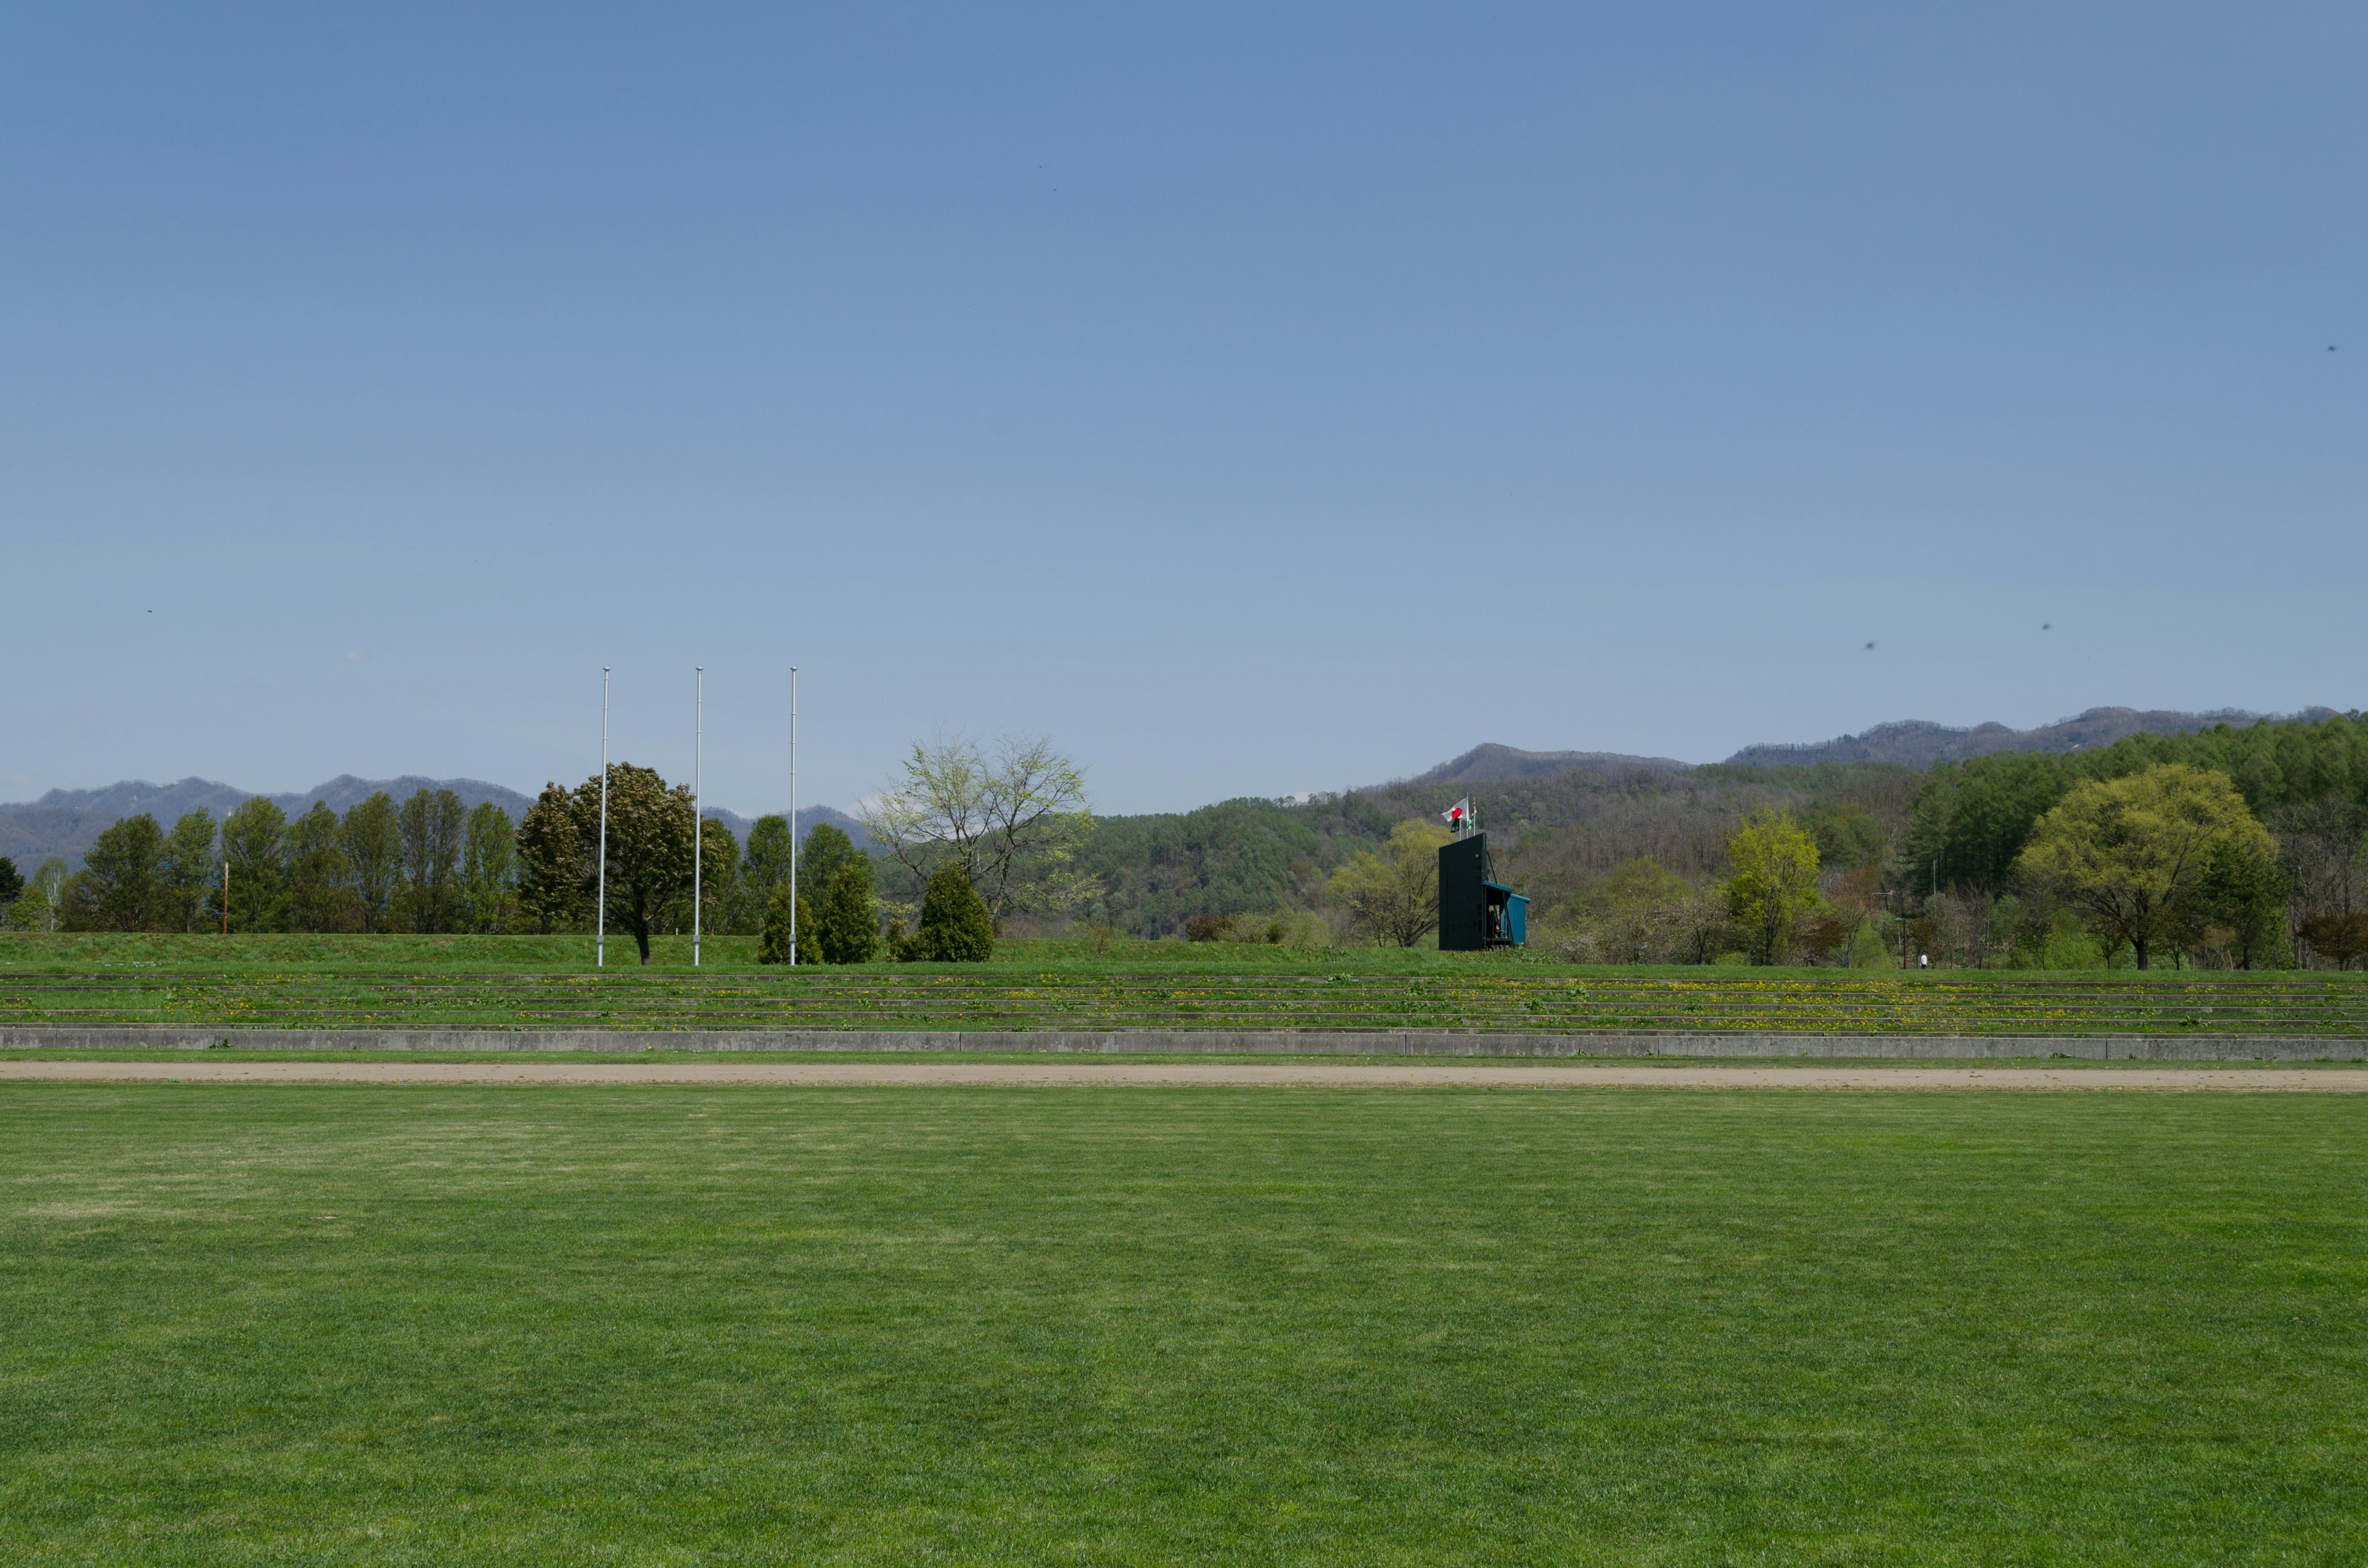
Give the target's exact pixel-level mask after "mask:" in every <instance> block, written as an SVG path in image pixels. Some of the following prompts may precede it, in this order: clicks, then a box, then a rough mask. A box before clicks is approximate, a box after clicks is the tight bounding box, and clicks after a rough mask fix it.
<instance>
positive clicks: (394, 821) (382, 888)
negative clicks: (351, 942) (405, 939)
mask: <svg viewBox="0 0 2368 1568" xmlns="http://www.w3.org/2000/svg"><path fill="white" fill-rule="evenodd" d="M339 831H340V832H341V833H342V834H343V835H344V838H345V847H346V863H347V866H348V867H350V868H351V869H352V875H353V879H354V902H355V904H356V906H357V907H358V909H359V913H360V915H361V923H362V929H363V930H365V931H392V930H393V929H394V901H395V894H396V893H397V892H399V891H400V890H401V888H402V886H403V828H402V824H401V822H400V819H399V813H397V812H396V811H395V806H394V797H393V796H392V795H390V794H388V793H387V792H386V791H385V790H378V791H377V792H375V793H374V794H372V795H371V796H370V798H369V799H368V800H366V801H356V802H354V804H353V806H352V807H351V808H350V809H349V810H348V811H347V812H346V820H345V823H344V824H343V825H342V827H341V828H340V830H339Z"/></svg>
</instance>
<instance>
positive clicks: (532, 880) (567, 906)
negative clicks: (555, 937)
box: [518, 780, 598, 936]
mask: <svg viewBox="0 0 2368 1568" xmlns="http://www.w3.org/2000/svg"><path fill="white" fill-rule="evenodd" d="M594 788H595V789H596V790H597V789H598V782H597V780H596V782H595V785H594ZM596 808H597V802H596ZM591 867H592V849H591V846H589V845H588V844H586V842H585V840H584V838H583V836H582V835H579V834H578V833H577V832H576V830H575V797H574V796H572V795H570V794H569V793H568V792H567V791H566V790H563V789H561V788H560V787H559V786H558V785H556V784H545V785H544V786H543V787H542V793H541V795H539V796H537V797H536V798H535V802H534V804H533V805H531V806H529V807H528V808H527V811H526V818H525V820H524V821H523V822H521V823H519V824H518V912H519V914H520V915H523V916H524V917H525V918H526V920H527V922H528V923H529V924H530V925H531V926H533V927H534V928H535V929H536V930H537V931H539V932H541V933H542V934H543V935H544V936H549V935H550V934H551V933H552V932H553V931H557V930H564V929H572V928H575V926H577V924H578V923H579V922H580V921H581V920H582V919H583V918H584V912H585V910H586V909H587V908H588V907H589V906H590V904H589V900H588V898H587V897H586V893H585V891H584V890H585V888H586V886H587V885H588V884H589V883H590V881H591Z"/></svg>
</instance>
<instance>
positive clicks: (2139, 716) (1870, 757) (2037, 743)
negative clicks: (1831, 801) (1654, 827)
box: [1726, 707, 2341, 767]
mask: <svg viewBox="0 0 2368 1568" xmlns="http://www.w3.org/2000/svg"><path fill="white" fill-rule="evenodd" d="M2340 716H2341V715H2340V714H2339V713H2338V712H2337V711H2336V710H2334V709H2332V708H2317V707H2314V708H2305V709H2303V710H2301V711H2300V712H2296V713H2255V712H2253V711H2251V710H2248V709H2243V708H2221V709H2215V710H2212V711H2210V712H2204V713H2185V712H2180V711H2176V710H2169V709H2159V708H2157V709H2146V710H2139V709H2135V708H2090V709H2087V710H2083V711H2081V712H2079V713H2076V714H2074V715H2073V716H2072V717H2071V718H2068V719H2058V720H2057V721H2055V722H2054V723H2053V724H2041V725H2038V726H2036V727H2034V728H2032V729H2028V730H2017V729H2011V728H2009V726H2007V725H2004V724H2000V723H1998V722H1995V721H1992V722H1987V723H1981V724H1974V725H1969V726H1966V727H1964V728H1962V729H1961V728H1957V727H1954V726H1952V725H1948V724H1938V723H1934V722H1932V721H1931V720H1929V719H1901V720H1895V721H1893V722H1890V723H1885V724H1876V725H1874V726H1873V727H1872V728H1870V729H1868V730H1865V731H1862V732H1861V733H1858V734H1855V735H1838V736H1836V737H1835V738H1834V739H1832V740H1829V741H1814V742H1809V743H1805V744H1759V745H1748V746H1746V747H1744V748H1743V749H1742V750H1741V751H1738V752H1736V754H1735V755H1734V756H1730V757H1728V758H1727V759H1726V764H1727V766H1729V767H1800V766H1802V765H1804V764H1809V763H1819V762H1896V763H1902V764H1905V765H1906V766H1907V767H1931V766H1932V765H1933V764H1934V763H1936V762H1963V761H1964V760H1966V759H1967V758H1969V757H1975V756H1990V755H1991V754H1993V753H1996V752H2008V751H2031V752H2075V751H2083V750H2091V749H2094V748H2095V747H2098V746H2107V745H2111V744H2113V743H2114V742H2115V741H2118V740H2123V739H2126V738H2127V737H2129V736H2131V735H2184V734H2192V733H2195V732H2196V731H2198V730H2208V729H2211V728H2212V727H2213V726H2214V725H2215V724H2227V725H2230V726H2232V727H2234V728H2237V729H2249V728H2250V727H2252V726H2253V725H2255V724H2268V723H2275V722H2280V721H2294V720H2300V721H2302V722H2308V723H2317V722H2322V721H2324V720H2328V719H2334V718H2340Z"/></svg>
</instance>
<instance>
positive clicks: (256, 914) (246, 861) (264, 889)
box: [222, 795, 288, 931]
mask: <svg viewBox="0 0 2368 1568" xmlns="http://www.w3.org/2000/svg"><path fill="white" fill-rule="evenodd" d="M287 835H288V813H287V812H283V811H281V810H280V809H279V807H278V806H277V805H275V804H273V803H272V801H270V800H269V799H268V798H267V797H265V796H262V795H256V796H253V797H251V798H249V799H247V800H245V801H240V802H239V803H238V806H237V808H236V809H235V810H233V812H231V813H230V815H228V816H226V817H224V818H223V819H222V858H223V859H225V860H227V861H229V862H230V928H231V929H232V930H233V931H278V930H280V929H283V928H284V927H283V923H284V922H285V920H286V918H287V898H288V859H287V855H288V845H287Z"/></svg>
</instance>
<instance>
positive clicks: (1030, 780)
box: [816, 734, 1094, 922]
mask: <svg viewBox="0 0 2368 1568" xmlns="http://www.w3.org/2000/svg"><path fill="white" fill-rule="evenodd" d="M1093 820H1094V819H1093V812H1092V809H1091V808H1090V807H1089V806H1088V805H1087V802H1086V780H1085V773H1084V770H1083V769H1081V768H1080V767H1078V766H1077V765H1076V763H1075V762H1073V761H1072V760H1070V759H1069V758H1068V757H1066V756H1063V755H1062V754H1061V753H1060V752H1058V751H1056V750H1054V749H1053V743H1052V741H1051V740H1050V739H1049V738H1048V737H1045V736H1042V735H1016V734H1015V735H1006V736H1004V737H1003V738H1002V739H1001V740H1000V741H998V742H996V746H995V749H994V751H993V752H992V753H990V752H989V751H988V750H987V749H986V748H985V746H983V745H982V744H979V743H978V742H976V741H974V740H972V739H969V738H967V737H963V736H955V737H952V738H951V739H948V738H942V737H941V738H940V739H939V740H938V741H936V742H935V743H933V744H922V743H920V742H917V741H916V742H915V743H914V745H913V751H912V755H911V756H908V757H906V758H905V767H904V773H903V775H902V777H900V778H897V779H896V780H894V782H892V783H891V784H889V785H888V787H887V788H886V789H884V790H882V791H881V792H880V793H879V794H878V795H877V796H875V797H874V798H873V799H872V801H871V804H870V805H869V806H868V807H866V808H865V810H864V812H863V826H864V830H865V831H866V832H867V833H869V834H870V835H871V841H872V842H873V843H874V844H875V845H877V846H880V848H881V850H882V852H883V853H884V854H886V855H887V856H888V857H889V858H892V859H894V860H895V861H897V862H898V863H900V864H901V865H903V866H904V867H905V869H906V870H908V871H910V872H911V873H912V875H913V878H914V880H915V881H919V882H924V883H926V882H928V881H930V880H931V879H932V878H933V877H934V875H935V873H936V870H937V868H938V867H939V866H940V865H945V864H952V865H955V866H959V867H961V868H962V878H963V880H964V881H967V882H968V883H969V884H970V885H971V887H972V888H973V891H974V892H977V894H978V895H979V896H980V897H981V898H983V899H984V900H985V903H986V908H987V913H988V915H990V916H991V917H992V918H993V919H994V920H996V921H997V922H1000V921H1001V920H1002V918H1003V917H1004V916H1005V915H1007V914H1010V913H1013V912H1016V911H1018V910H1021V909H1038V910H1053V909H1058V908H1064V907H1068V906H1070V905H1073V904H1075V903H1076V902H1078V901H1079V900H1080V899H1082V898H1084V897H1086V896H1087V895H1088V894H1089V892H1090V891H1091V885H1090V882H1089V881H1088V880H1087V878H1086V877H1085V876H1084V874H1083V873H1082V872H1080V871H1079V870H1078V869H1076V865H1075V863H1074V862H1075V859H1076V852H1077V850H1078V848H1079V846H1081V845H1082V844H1083V843H1084V842H1085V839H1086V835H1087V833H1089V832H1090V831H1091V829H1092V827H1093ZM816 831H817V832H818V831H820V830H819V829H817V830H816Z"/></svg>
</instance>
